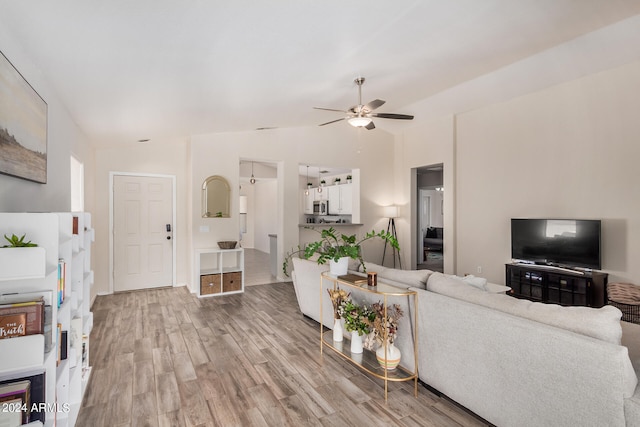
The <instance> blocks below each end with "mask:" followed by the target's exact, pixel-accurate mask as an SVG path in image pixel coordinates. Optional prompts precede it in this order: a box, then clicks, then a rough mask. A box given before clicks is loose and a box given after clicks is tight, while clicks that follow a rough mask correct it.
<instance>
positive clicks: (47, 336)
mask: <svg viewBox="0 0 640 427" xmlns="http://www.w3.org/2000/svg"><path fill="white" fill-rule="evenodd" d="M52 323H53V312H52V308H51V305H49V304H47V305H45V306H44V328H43V334H44V352H45V353H49V352H50V351H51V347H52V346H53V325H52Z"/></svg>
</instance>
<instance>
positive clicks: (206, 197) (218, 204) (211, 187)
mask: <svg viewBox="0 0 640 427" xmlns="http://www.w3.org/2000/svg"><path fill="white" fill-rule="evenodd" d="M230 199H231V188H230V187H229V183H228V182H227V180H226V179H224V178H223V177H221V176H220V175H213V176H210V177H209V178H207V179H205V180H204V183H202V217H203V218H229V212H230V209H229V203H230Z"/></svg>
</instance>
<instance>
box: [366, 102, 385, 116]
mask: <svg viewBox="0 0 640 427" xmlns="http://www.w3.org/2000/svg"><path fill="white" fill-rule="evenodd" d="M385 102H386V101H383V100H382V99H374V100H373V101H371V102H370V103H368V104H367V105H365V106H364V107H363V108H362V109H363V110H364V111H365V112H367V113H369V112H371V111H373V110H375V109H376V108H379V107H381V106H382V105H383V104H384V103H385Z"/></svg>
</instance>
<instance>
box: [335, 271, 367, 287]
mask: <svg viewBox="0 0 640 427" xmlns="http://www.w3.org/2000/svg"><path fill="white" fill-rule="evenodd" d="M338 280H342V281H345V282H349V283H351V284H354V285H362V284H364V283H367V276H360V275H357V274H351V273H350V274H345V275H342V276H338Z"/></svg>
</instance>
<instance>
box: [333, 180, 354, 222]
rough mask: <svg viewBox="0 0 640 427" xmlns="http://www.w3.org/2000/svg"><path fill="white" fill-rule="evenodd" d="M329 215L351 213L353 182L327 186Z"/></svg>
mask: <svg viewBox="0 0 640 427" xmlns="http://www.w3.org/2000/svg"><path fill="white" fill-rule="evenodd" d="M327 190H328V191H327V193H328V196H329V215H351V211H352V210H353V184H341V185H332V186H330V187H327Z"/></svg>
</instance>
